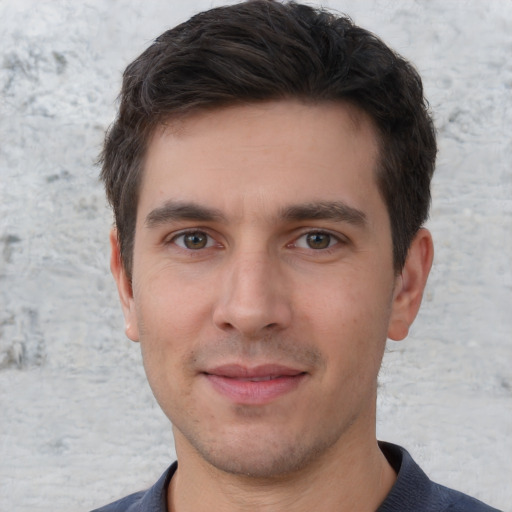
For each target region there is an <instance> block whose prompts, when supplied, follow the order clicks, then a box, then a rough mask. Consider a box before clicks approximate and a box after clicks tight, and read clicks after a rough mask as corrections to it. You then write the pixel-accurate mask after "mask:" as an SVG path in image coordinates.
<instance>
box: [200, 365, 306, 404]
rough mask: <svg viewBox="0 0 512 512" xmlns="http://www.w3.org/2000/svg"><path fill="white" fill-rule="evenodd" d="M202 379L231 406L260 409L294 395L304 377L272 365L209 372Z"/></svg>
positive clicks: (297, 370)
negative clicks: (284, 396)
mask: <svg viewBox="0 0 512 512" xmlns="http://www.w3.org/2000/svg"><path fill="white" fill-rule="evenodd" d="M203 375H204V376H205V377H206V379H207V381H208V382H209V384H210V385H211V387H212V388H213V389H214V391H215V392H217V393H218V394H220V395H221V396H223V397H224V398H227V399H228V400H229V401H231V402H233V403H235V404H239V405H242V404H245V405H264V404H267V403H270V402H272V401H274V400H276V399H278V398H279V397H281V396H283V395H285V394H288V393H291V392H292V391H294V390H295V389H296V388H297V387H298V386H299V385H300V384H301V383H302V382H303V381H304V379H305V378H306V376H307V373H306V372H305V371H302V370H300V369H296V368H291V367H287V366H282V365H276V364H267V365H261V366H256V367H247V366H242V365H238V364H230V365H223V366H218V367H215V368H212V369H209V370H208V371H205V372H203Z"/></svg>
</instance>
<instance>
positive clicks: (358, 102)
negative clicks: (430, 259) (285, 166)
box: [101, 0, 436, 276]
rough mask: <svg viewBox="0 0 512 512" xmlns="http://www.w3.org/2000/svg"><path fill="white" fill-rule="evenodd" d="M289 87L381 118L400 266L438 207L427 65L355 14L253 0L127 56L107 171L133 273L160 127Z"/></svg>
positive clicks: (384, 183) (384, 180) (105, 157)
mask: <svg viewBox="0 0 512 512" xmlns="http://www.w3.org/2000/svg"><path fill="white" fill-rule="evenodd" d="M286 99H294V100H298V101H300V102H304V103H305V104H319V103H329V102H343V103H345V104H346V103H349V104H352V105H353V106H355V107H357V108H358V109H360V110H361V111H362V112H364V113H365V114H366V115H367V116H368V118H369V119H370V120H371V121H372V123H373V125H374V127H375V129H376V132H377V136H378V143H379V154H378V161H377V165H376V169H375V179H376V183H377V185H378V188H379V190H380V193H381V195H382V198H383V199H384V202H385V204H386V208H387V212H388V215H389V219H390V223H391V234H392V242H393V265H394V268H395V272H397V273H399V272H400V271H401V269H402V267H403V264H404V262H405V258H406V255H407V251H408V249H409V246H410V243H411V241H412V239H413V237H414V235H415V234H416V233H417V231H418V229H419V228H420V227H421V226H422V224H423V223H424V222H425V220H426V218H427V216H428V210H429V206H430V180H431V177H432V173H433V170H434V164H435V156H436V140H435V133H434V128H433V123H432V120H431V117H430V116H429V113H428V110H427V105H426V101H425V99H424V97H423V89H422V83H421V79H420V77H419V75H418V73H417V72H416V71H415V69H414V68H413V67H412V66H411V64H410V63H408V62H407V61H406V60H404V59H403V58H402V57H401V56H399V55H397V54H396V53H395V52H394V51H393V50H391V49H390V48H388V47H387V46H386V45H385V44H384V43H383V42H382V41H381V40H380V39H379V38H377V37H376V36H375V35H373V34H372V33H370V32H368V31H366V30H364V29H362V28H360V27H358V26H356V25H354V24H353V23H352V21H351V20H350V19H349V18H347V17H344V16H337V15H335V14H331V13H329V12H326V11H324V10H321V9H315V8H313V7H309V6H305V5H300V4H296V3H280V2H276V1H272V0H253V1H248V2H244V3H241V4H236V5H231V6H226V7H219V8H215V9H212V10H209V11H206V12H203V13H200V14H198V15H196V16H194V17H193V18H191V19H190V20H188V21H187V22H185V23H183V24H181V25H179V26H177V27H175V28H173V29H171V30H168V31H167V32H165V33H164V34H162V35H161V36H160V37H158V38H157V39H156V41H155V42H154V43H153V44H152V45H151V46H150V47H149V48H148V49H147V50H146V51H145V52H144V53H142V55H140V56H139V57H138V58H137V59H136V60H135V61H133V62H132V63H131V64H130V65H129V66H128V67H127V68H126V71H125V73H124V78H123V85H122V91H121V103H120V108H119V115H118V117H117V119H116V121H115V123H114V124H113V125H112V127H111V128H110V130H109V131H108V134H107V136H106V140H105V146H104V150H103V153H102V157H101V161H102V164H103V169H102V173H101V177H102V179H103V181H104V183H105V187H106V191H107V196H108V199H109V201H110V203H111V205H112V206H113V209H114V215H115V224H116V228H117V233H118V238H119V243H120V249H121V258H122V262H123V264H124V267H125V271H126V273H127V275H128V276H131V273H132V260H133V241H134V234H135V222H136V217H137V206H138V199H139V192H140V183H141V179H142V175H143V173H144V163H145V158H146V151H147V146H148V141H149V140H150V138H151V137H152V135H153V134H154V133H155V130H156V129H157V128H158V127H159V126H162V125H163V124H165V123H167V122H169V121H176V120H178V119H180V118H185V117H187V116H189V115H191V114H194V113H197V112H201V111H209V110H213V109H218V108H223V107H228V106H233V105H243V104H248V103H260V102H267V101H272V100H286Z"/></svg>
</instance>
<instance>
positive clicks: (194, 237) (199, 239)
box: [172, 231, 215, 250]
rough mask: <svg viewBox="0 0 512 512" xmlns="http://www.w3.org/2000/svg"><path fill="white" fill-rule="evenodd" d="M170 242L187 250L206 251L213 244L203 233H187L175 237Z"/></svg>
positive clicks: (211, 239)
mask: <svg viewBox="0 0 512 512" xmlns="http://www.w3.org/2000/svg"><path fill="white" fill-rule="evenodd" d="M172 242H173V243H175V244H176V245H177V246H178V247H182V248H183V249H189V250H199V249H206V248H207V247H212V246H213V245H214V244H215V241H214V240H213V238H211V237H210V236H208V235H207V234H206V233H205V232H204V231H188V232H186V233H181V234H180V235H176V236H175V237H174V238H173V239H172Z"/></svg>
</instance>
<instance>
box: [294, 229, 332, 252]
mask: <svg viewBox="0 0 512 512" xmlns="http://www.w3.org/2000/svg"><path fill="white" fill-rule="evenodd" d="M337 243H339V239H338V238H336V237H335V236H334V235H331V234H330V233H326V232H324V231H312V232H310V233H306V234H304V235H302V236H300V237H299V238H297V240H296V242H295V246H296V247H300V248H301V249H315V250H321V249H328V248H329V247H332V246H333V245H335V244H337Z"/></svg>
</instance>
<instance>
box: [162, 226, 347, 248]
mask: <svg viewBox="0 0 512 512" xmlns="http://www.w3.org/2000/svg"><path fill="white" fill-rule="evenodd" d="M192 235H200V236H201V235H203V236H205V237H206V239H207V240H206V244H205V245H204V246H203V247H197V248H195V249H194V248H191V247H187V246H186V243H185V237H187V236H192ZM308 236H327V237H329V242H328V245H327V246H326V247H318V248H313V247H310V246H306V245H307V244H308V242H307V241H306V242H305V243H304V245H305V246H303V247H301V246H300V245H299V241H300V240H301V239H307V237H308ZM180 239H181V240H182V243H178V242H177V241H178V240H180ZM346 243H347V241H346V240H344V239H343V238H342V237H340V236H339V235H335V234H333V233H331V232H329V231H325V230H309V231H304V232H303V233H301V234H300V235H299V236H297V237H296V238H295V239H294V240H293V241H292V242H290V243H288V244H286V247H288V248H292V247H296V248H298V249H301V250H310V251H313V252H318V253H329V252H332V251H333V250H334V249H335V247H336V246H338V245H340V244H346ZM165 244H166V245H167V244H174V245H176V246H177V247H179V248H180V249H181V250H183V251H187V252H190V253H193V252H199V251H201V250H202V249H210V248H212V247H214V246H215V245H216V244H217V245H218V246H220V244H218V243H217V242H216V240H215V239H214V238H213V237H212V236H211V235H210V234H208V232H207V231H206V230H204V229H199V228H196V229H190V230H187V231H182V232H180V233H177V234H175V235H174V236H172V237H171V238H170V239H168V240H167V241H165Z"/></svg>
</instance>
